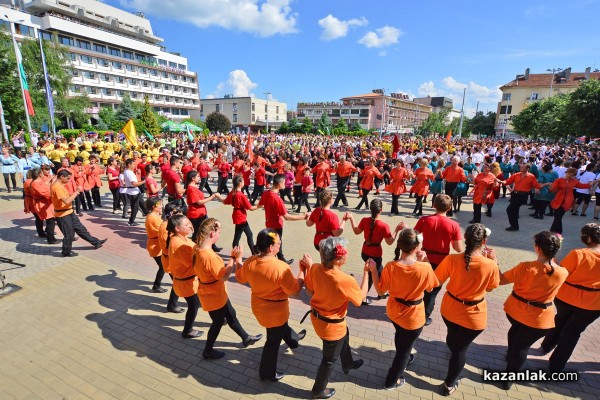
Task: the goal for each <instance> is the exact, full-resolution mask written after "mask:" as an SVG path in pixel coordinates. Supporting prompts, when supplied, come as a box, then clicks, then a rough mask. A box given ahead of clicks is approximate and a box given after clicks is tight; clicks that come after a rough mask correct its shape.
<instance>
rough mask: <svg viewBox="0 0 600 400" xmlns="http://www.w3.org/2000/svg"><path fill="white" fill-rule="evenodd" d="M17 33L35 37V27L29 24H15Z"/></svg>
mask: <svg viewBox="0 0 600 400" xmlns="http://www.w3.org/2000/svg"><path fill="white" fill-rule="evenodd" d="M15 33H16V34H17V35H23V36H29V37H33V28H32V27H30V26H27V25H21V24H15Z"/></svg>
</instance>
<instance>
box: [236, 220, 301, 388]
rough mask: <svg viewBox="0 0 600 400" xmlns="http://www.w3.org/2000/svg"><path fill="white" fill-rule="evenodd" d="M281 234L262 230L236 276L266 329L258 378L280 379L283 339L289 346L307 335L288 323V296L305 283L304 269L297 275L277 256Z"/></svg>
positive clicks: (281, 375)
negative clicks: (248, 290)
mask: <svg viewBox="0 0 600 400" xmlns="http://www.w3.org/2000/svg"><path fill="white" fill-rule="evenodd" d="M280 246H281V237H280V236H279V235H278V234H277V231H276V230H275V229H271V228H266V229H263V230H261V231H260V232H259V233H258V235H257V237H256V247H255V252H256V253H257V255H254V256H252V257H250V258H248V259H247V260H246V262H244V264H243V266H241V267H240V266H239V264H238V266H237V268H236V270H235V278H236V279H237V281H238V282H239V283H242V284H244V283H248V284H250V288H251V289H252V297H251V306H252V313H253V314H254V316H255V317H256V320H257V321H258V323H259V324H260V325H261V326H264V327H265V328H266V329H267V341H266V343H265V347H264V348H263V352H262V356H261V359H260V366H259V369H258V374H259V377H260V379H261V380H265V379H269V380H271V381H279V380H281V379H282V378H283V376H284V375H283V373H282V372H280V371H277V353H278V351H279V345H280V344H281V341H282V340H283V341H284V342H285V343H286V344H287V345H288V346H289V347H290V348H291V349H295V348H297V347H298V342H299V341H300V340H302V339H304V337H305V336H306V330H304V329H303V330H301V331H300V332H298V333H296V332H295V331H294V330H293V329H292V328H291V327H290V326H289V325H288V319H289V317H290V305H289V301H288V297H290V296H295V295H297V294H298V293H300V290H301V289H302V286H303V285H304V274H305V271H304V269H302V266H301V268H300V273H299V274H298V277H297V278H294V275H293V273H292V269H291V268H290V266H289V265H288V264H287V263H285V262H284V261H280V260H278V259H277V253H278V252H279V247H280Z"/></svg>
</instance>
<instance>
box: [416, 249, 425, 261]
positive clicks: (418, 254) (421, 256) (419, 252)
mask: <svg viewBox="0 0 600 400" xmlns="http://www.w3.org/2000/svg"><path fill="white" fill-rule="evenodd" d="M415 257H417V261H425V260H427V253H425V252H424V251H423V250H417V251H416V252H415Z"/></svg>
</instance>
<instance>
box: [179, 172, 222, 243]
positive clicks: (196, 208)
mask: <svg viewBox="0 0 600 400" xmlns="http://www.w3.org/2000/svg"><path fill="white" fill-rule="evenodd" d="M199 182H200V175H198V172H197V171H190V172H189V173H188V175H187V182H186V186H187V189H186V190H185V195H186V201H187V204H188V209H187V217H188V219H189V220H190V222H191V223H192V227H193V228H194V233H193V234H192V241H194V242H195V241H196V237H197V236H198V228H200V224H202V222H203V221H204V220H205V219H206V218H207V215H206V206H205V204H206V203H208V202H209V201H211V200H213V199H217V200H219V201H221V197H220V196H219V194H218V193H213V194H212V195H211V196H209V197H207V198H204V193H202V191H201V190H200V188H199V187H198V184H199ZM215 251H217V250H215ZM219 251H221V249H219V250H218V251H217V252H219Z"/></svg>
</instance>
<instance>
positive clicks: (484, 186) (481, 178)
mask: <svg viewBox="0 0 600 400" xmlns="http://www.w3.org/2000/svg"><path fill="white" fill-rule="evenodd" d="M496 181H497V178H496V177H495V176H494V174H492V173H491V172H490V165H489V164H487V163H484V164H483V166H482V167H481V173H479V174H477V176H476V177H475V179H474V180H473V184H474V186H475V188H474V189H473V190H474V192H473V219H472V220H470V221H469V223H470V224H478V223H480V222H481V207H482V206H483V205H484V204H488V202H489V201H491V200H490V199H492V198H493V197H494V187H495V186H496ZM488 209H490V208H488Z"/></svg>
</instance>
